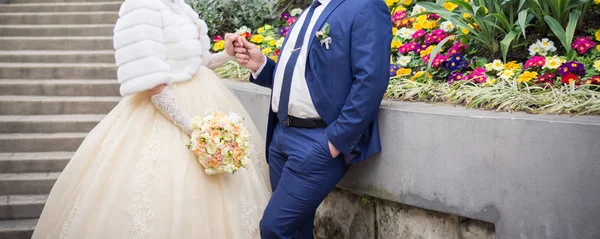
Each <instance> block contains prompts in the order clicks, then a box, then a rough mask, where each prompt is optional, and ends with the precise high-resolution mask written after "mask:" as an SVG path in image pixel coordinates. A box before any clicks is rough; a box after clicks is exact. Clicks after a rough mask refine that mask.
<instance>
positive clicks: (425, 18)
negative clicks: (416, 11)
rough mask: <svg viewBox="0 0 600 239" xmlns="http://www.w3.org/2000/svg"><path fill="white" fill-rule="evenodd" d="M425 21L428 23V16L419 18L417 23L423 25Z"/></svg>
mask: <svg viewBox="0 0 600 239" xmlns="http://www.w3.org/2000/svg"><path fill="white" fill-rule="evenodd" d="M425 21H427V15H421V16H418V17H417V22H419V23H423V22H425Z"/></svg>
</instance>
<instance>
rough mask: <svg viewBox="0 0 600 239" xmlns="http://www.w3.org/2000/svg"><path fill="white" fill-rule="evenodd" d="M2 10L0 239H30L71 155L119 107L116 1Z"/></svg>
mask: <svg viewBox="0 0 600 239" xmlns="http://www.w3.org/2000/svg"><path fill="white" fill-rule="evenodd" d="M83 1H84V0H9V4H0V92H1V94H0V239H22V238H30V237H31V233H32V232H33V229H34V227H35V225H36V222H37V218H39V215H40V213H41V211H42V208H43V206H44V203H45V201H46V199H47V194H48V193H49V192H50V189H51V188H52V185H53V184H54V182H55V181H56V179H57V177H58V176H59V174H60V172H61V171H62V170H63V169H64V167H65V165H66V164H67V163H68V161H69V159H70V158H71V156H72V155H73V152H74V151H75V150H76V149H77V147H78V146H79V144H80V143H81V142H82V140H83V139H84V137H85V136H86V134H87V132H89V131H90V130H91V129H92V128H93V127H94V126H95V125H96V124H97V123H98V122H99V121H100V120H101V119H102V118H103V117H104V115H105V114H106V113H108V112H109V111H110V110H111V109H112V108H113V107H114V106H115V105H116V104H117V103H118V101H119V100H120V97H119V94H118V84H117V81H116V80H115V79H116V67H115V65H114V56H113V54H114V52H113V50H112V39H111V36H112V29H113V25H114V23H115V21H116V19H117V11H118V8H119V6H120V4H121V3H122V0H86V1H85V2H83Z"/></svg>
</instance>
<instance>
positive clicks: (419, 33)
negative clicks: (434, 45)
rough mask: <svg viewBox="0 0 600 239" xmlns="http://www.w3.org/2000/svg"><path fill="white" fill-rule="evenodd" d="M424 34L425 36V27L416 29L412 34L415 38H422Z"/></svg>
mask: <svg viewBox="0 0 600 239" xmlns="http://www.w3.org/2000/svg"><path fill="white" fill-rule="evenodd" d="M423 36H425V30H423V29H421V30H418V31H416V32H415V33H413V35H412V37H413V39H418V38H421V37H423Z"/></svg>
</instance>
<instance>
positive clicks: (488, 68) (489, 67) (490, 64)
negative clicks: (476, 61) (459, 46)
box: [484, 63, 494, 71]
mask: <svg viewBox="0 0 600 239" xmlns="http://www.w3.org/2000/svg"><path fill="white" fill-rule="evenodd" d="M484 67H485V71H492V70H494V69H493V68H492V63H487V64H485V66H484Z"/></svg>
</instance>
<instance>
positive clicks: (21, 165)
mask: <svg viewBox="0 0 600 239" xmlns="http://www.w3.org/2000/svg"><path fill="white" fill-rule="evenodd" d="M72 157H73V152H33V153H0V173H36V172H40V173H47V172H62V171H63V169H65V166H67V163H69V160H71V158H72Z"/></svg>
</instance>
